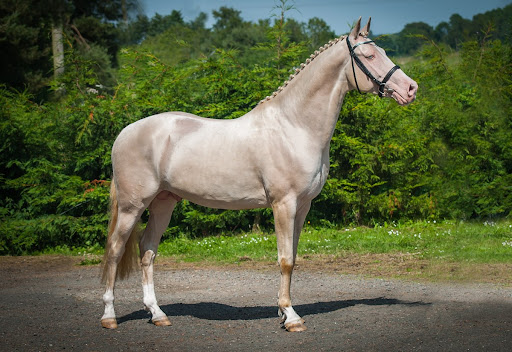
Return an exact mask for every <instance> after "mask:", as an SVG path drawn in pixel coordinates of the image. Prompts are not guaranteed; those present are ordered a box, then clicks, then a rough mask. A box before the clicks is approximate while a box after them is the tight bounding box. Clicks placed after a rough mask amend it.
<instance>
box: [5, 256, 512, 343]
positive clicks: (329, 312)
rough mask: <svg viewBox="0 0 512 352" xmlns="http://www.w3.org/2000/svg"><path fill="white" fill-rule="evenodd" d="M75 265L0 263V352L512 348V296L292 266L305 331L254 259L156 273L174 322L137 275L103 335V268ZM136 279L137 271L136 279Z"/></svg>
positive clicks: (33, 260) (121, 288) (486, 288)
mask: <svg viewBox="0 0 512 352" xmlns="http://www.w3.org/2000/svg"><path fill="white" fill-rule="evenodd" d="M76 264H77V259H76V258H72V257H59V256H43V257H0V297H1V298H0V311H1V312H2V313H1V316H0V334H1V335H0V337H1V344H0V350H1V351H61V350H76V351H164V350H165V351H204V350H212V351H254V350H261V349H264V350H268V351H292V350H293V351H412V350H420V351H466V350H467V351H510V350H512V288H511V287H508V286H505V285H496V284H430V283H415V282H408V281H400V280H383V279H368V278H364V277H362V276H357V275H341V274H337V273H335V272H332V271H331V272H329V268H328V267H326V270H325V271H324V272H319V271H318V270H317V269H316V270H310V269H308V267H307V265H303V266H299V269H298V270H296V271H295V272H294V277H293V283H292V298H293V302H294V307H295V310H296V311H297V313H298V314H300V315H301V316H302V317H303V318H304V319H305V320H306V326H307V328H308V330H307V331H306V332H302V333H288V332H286V331H285V330H283V329H282V328H281V327H280V325H279V321H278V318H277V287H278V282H279V270H278V268H277V266H276V267H274V266H272V267H269V266H268V265H265V264H262V265H261V267H260V266H259V265H258V264H257V263H256V264H252V267H250V268H249V267H248V268H245V269H241V268H237V267H235V266H228V267H224V268H222V267H211V266H206V267H199V266H197V265H196V266H193V265H185V264H173V265H169V264H167V265H165V264H160V265H158V266H157V268H156V270H157V272H156V274H155V283H156V290H157V291H156V292H157V298H158V300H159V303H160V305H161V308H162V309H163V311H164V312H166V313H167V314H168V316H169V318H170V319H171V322H172V324H173V325H172V326H170V327H156V326H154V325H152V324H151V323H149V316H148V315H147V313H146V312H145V311H144V310H143V309H141V308H142V289H141V285H140V278H139V277H133V278H130V279H129V280H127V281H123V282H119V284H118V285H117V290H116V312H117V315H118V323H119V328H118V329H116V330H106V329H103V328H101V325H100V317H101V315H102V313H103V303H102V301H101V296H102V294H103V289H102V286H101V284H100V283H99V266H78V265H76ZM135 276H138V275H135Z"/></svg>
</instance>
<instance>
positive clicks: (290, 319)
mask: <svg viewBox="0 0 512 352" xmlns="http://www.w3.org/2000/svg"><path fill="white" fill-rule="evenodd" d="M279 316H280V317H281V323H283V324H284V325H285V326H286V325H288V324H291V323H303V322H304V320H303V319H302V318H301V317H300V316H299V315H298V314H297V313H296V312H295V310H294V309H293V307H292V306H289V307H283V308H279Z"/></svg>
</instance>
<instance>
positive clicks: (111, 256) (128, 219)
mask: <svg viewBox="0 0 512 352" xmlns="http://www.w3.org/2000/svg"><path fill="white" fill-rule="evenodd" d="M112 212H115V213H116V215H115V217H113V219H115V223H114V224H113V225H112V226H113V229H112V233H110V234H109V238H108V242H107V247H106V249H105V258H104V269H103V281H104V282H105V284H106V288H105V293H104V294H103V303H104V304H105V311H104V314H103V316H102V318H101V325H102V326H103V327H105V328H108V329H115V328H117V322H116V315H115V312H114V286H115V282H116V276H120V277H121V278H123V276H127V275H128V274H129V271H130V268H128V267H126V266H127V265H130V262H131V261H132V258H127V257H128V256H129V257H131V256H133V254H134V251H133V250H132V248H129V250H127V243H128V242H130V243H129V245H128V247H130V246H131V245H132V242H133V241H134V240H137V239H136V238H135V237H136V229H135V226H136V225H137V222H138V220H139V218H140V213H141V211H139V212H133V213H132V212H123V211H119V212H118V209H117V205H116V206H115V207H114V208H113V209H112ZM130 239H131V241H129V240H130ZM123 257H125V258H123ZM122 259H124V260H122ZM120 264H121V265H120ZM123 266H125V267H123ZM118 271H119V272H118ZM119 274H121V275H119Z"/></svg>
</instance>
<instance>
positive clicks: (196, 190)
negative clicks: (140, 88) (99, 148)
mask: <svg viewBox="0 0 512 352" xmlns="http://www.w3.org/2000/svg"><path fill="white" fill-rule="evenodd" d="M370 23H371V18H369V19H368V22H367V24H366V25H365V26H364V27H363V28H362V29H361V18H359V20H358V21H357V23H356V25H355V26H354V28H353V29H352V31H351V32H350V34H349V35H348V36H342V37H339V38H337V39H335V40H332V41H330V42H329V43H327V44H326V45H324V46H323V47H321V48H319V50H317V51H315V53H314V54H312V55H311V56H310V58H309V59H307V61H306V62H305V63H303V64H301V66H300V67H299V68H297V69H296V71H295V72H294V74H292V75H291V76H290V77H289V79H288V81H286V82H285V83H284V85H283V86H282V87H279V89H278V90H277V91H276V92H274V93H273V94H272V95H271V96H269V97H267V98H265V99H263V100H262V101H260V102H259V103H258V104H257V105H256V106H255V108H254V109H253V110H251V111H250V112H248V113H247V114H245V115H244V116H241V117H239V118H237V119H233V120H217V119H208V118H202V117H199V116H195V115H192V114H188V113H184V112H167V113H162V114H157V115H153V116H150V117H146V118H144V119H141V120H139V121H136V122H134V123H132V124H131V125H128V126H127V127H125V128H124V129H123V130H122V131H121V132H120V134H119V135H118V137H117V139H116V140H115V142H114V144H113V147H112V168H113V174H112V175H113V176H112V182H111V192H110V196H111V210H110V211H111V217H110V224H109V229H108V238H107V244H106V248H105V256H104V260H103V275H102V282H103V283H104V284H105V293H104V294H103V302H104V306H105V311H104V314H103V316H102V318H101V324H102V326H103V327H105V328H108V329H113V328H117V321H116V316H115V311H114V286H115V281H116V278H119V279H123V278H125V277H127V276H128V275H129V273H130V272H131V270H132V269H133V267H134V264H136V263H137V261H138V259H137V256H139V257H140V266H141V268H142V287H143V295H144V296H143V303H144V306H145V308H146V310H148V311H149V312H150V313H151V320H152V322H153V323H154V324H155V325H157V326H168V325H171V322H170V320H169V318H168V317H167V315H166V314H165V313H164V312H163V311H162V310H161V309H160V307H159V306H158V303H157V300H156V295H155V290H154V281H153V263H154V260H155V256H156V253H157V250H158V244H159V242H160V239H161V236H162V234H163V232H164V231H165V229H166V228H167V226H168V224H169V221H170V219H171V215H172V212H173V209H174V207H175V206H176V204H177V203H178V202H180V201H181V200H182V199H186V200H188V201H190V202H193V203H196V204H199V205H202V206H206V207H213V208H221V209H234V210H237V209H254V208H269V207H270V208H272V211H273V216H274V223H275V233H276V237H277V259H278V265H279V267H280V274H281V276H280V284H279V292H278V294H279V295H278V304H277V305H278V315H279V317H280V323H281V324H282V326H283V327H284V328H285V329H286V330H287V331H304V330H306V326H305V323H304V320H303V319H302V318H301V317H300V316H299V315H298V314H297V313H296V312H295V310H294V308H293V306H292V301H291V296H290V284H291V277H292V272H293V269H294V265H295V259H296V255H297V245H298V243H299V236H300V233H301V230H302V227H303V225H304V221H305V218H306V215H307V214H308V211H309V209H310V206H311V201H312V200H313V199H314V198H315V197H316V196H317V195H318V194H319V193H320V191H321V189H322V187H323V185H324V183H325V181H326V179H327V174H328V172H329V144H330V141H331V138H332V136H333V133H334V128H335V125H336V121H337V119H338V115H339V113H340V110H341V106H342V103H343V100H344V97H345V94H346V93H347V92H348V91H350V90H355V89H357V90H358V91H359V92H361V93H374V94H378V95H379V96H380V97H389V98H392V99H394V100H395V101H396V102H397V103H398V104H399V105H407V104H409V103H411V102H413V101H414V100H415V98H416V92H417V89H418V85H417V84H416V82H415V81H414V80H412V79H411V78H409V77H408V76H407V75H406V74H405V73H404V72H403V71H402V70H401V69H400V67H399V66H397V65H395V64H394V63H393V62H392V61H391V60H390V59H389V58H388V57H387V56H386V53H385V51H384V50H383V49H382V48H380V47H378V46H377V45H376V44H375V43H374V42H373V41H372V40H370V39H369V38H368V33H369V31H370ZM145 209H149V219H148V223H147V226H146V228H145V230H144V231H143V233H142V234H141V235H140V234H137V228H138V226H137V224H138V222H139V221H140V217H141V215H142V213H143V212H144V211H145ZM137 245H138V247H139V253H140V254H137Z"/></svg>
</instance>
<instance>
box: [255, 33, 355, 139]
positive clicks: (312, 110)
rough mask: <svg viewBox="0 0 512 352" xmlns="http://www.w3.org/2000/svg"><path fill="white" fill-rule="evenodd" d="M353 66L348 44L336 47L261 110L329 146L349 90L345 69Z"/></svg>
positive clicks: (293, 80) (306, 67)
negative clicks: (304, 131) (350, 64)
mask: <svg viewBox="0 0 512 352" xmlns="http://www.w3.org/2000/svg"><path fill="white" fill-rule="evenodd" d="M348 63H350V56H349V54H348V50H346V44H345V45H344V40H340V41H339V42H337V43H335V44H333V45H332V46H330V47H329V48H327V49H325V50H324V51H323V52H321V53H320V54H318V55H316V57H315V58H314V59H313V60H312V61H311V62H310V63H309V64H307V65H306V66H305V67H304V68H303V69H302V70H300V72H299V73H298V74H296V76H295V77H294V78H293V79H291V80H290V81H288V82H287V84H286V86H285V87H284V88H282V89H280V91H278V92H277V93H274V96H273V97H270V98H267V99H266V100H263V101H262V102H261V103H260V105H259V106H258V107H261V108H263V109H266V110H267V111H271V112H272V115H274V116H276V117H277V118H278V119H280V120H281V121H280V122H281V123H282V124H283V125H287V126H290V125H292V126H297V127H301V128H303V129H304V130H306V131H307V133H308V134H311V135H312V137H313V138H315V139H316V140H318V142H319V143H320V144H323V145H328V144H329V142H330V140H331V137H332V133H333V131H334V128H335V125H336V121H337V119H338V115H339V112H340V109H341V104H342V103H343V98H344V96H345V94H346V92H347V91H348V90H349V85H348V82H347V80H346V75H345V73H344V72H345V67H346V65H347V64H348Z"/></svg>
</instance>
